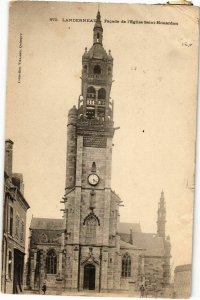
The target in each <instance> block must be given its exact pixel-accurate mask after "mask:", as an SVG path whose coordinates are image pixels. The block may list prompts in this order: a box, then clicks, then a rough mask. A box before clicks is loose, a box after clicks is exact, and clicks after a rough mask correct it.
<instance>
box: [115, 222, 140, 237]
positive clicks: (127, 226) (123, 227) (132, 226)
mask: <svg viewBox="0 0 200 300" xmlns="http://www.w3.org/2000/svg"><path fill="white" fill-rule="evenodd" d="M130 230H132V232H141V227H140V223H119V230H118V231H119V233H126V234H129V236H130Z"/></svg>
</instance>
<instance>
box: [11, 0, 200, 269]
mask: <svg viewBox="0 0 200 300" xmlns="http://www.w3.org/2000/svg"><path fill="white" fill-rule="evenodd" d="M17 6H18V7H16V6H15V4H13V5H12V8H11V15H10V32H9V35H10V38H9V55H8V89H7V104H6V137H7V138H10V139H12V140H13V141H14V158H13V171H14V172H21V173H23V176H24V184H25V196H26V199H27V201H28V202H29V204H30V206H31V208H30V210H29V212H28V224H27V225H28V227H29V224H30V219H31V217H32V215H33V216H34V217H51V218H59V217H61V216H62V213H61V212H60V209H61V208H62V206H61V204H60V203H59V201H60V200H62V196H63V195H64V185H65V168H66V166H65V165H66V143H67V135H66V124H67V113H68V110H69V109H70V108H71V107H72V106H73V105H74V104H76V105H77V104H78V97H79V95H80V92H81V80H80V76H81V57H82V54H83V53H84V48H85V47H88V48H90V47H91V46H92V33H93V32H92V30H93V26H94V23H92V22H84V23H80V22H70V23H68V22H63V21H62V18H89V19H91V18H92V19H94V18H95V17H96V12H97V5H96V4H87V5H86V4H75V5H73V4H65V6H64V4H60V3H56V4H55V3H28V5H27V4H26V3H20V4H19V3H18V5H17ZM100 11H101V15H102V25H103V28H104V37H103V45H104V47H105V49H106V50H107V51H108V50H109V49H111V53H112V56H113V58H114V68H113V77H114V82H113V86H112V90H111V97H112V99H114V102H115V110H114V121H115V126H120V129H119V130H117V131H116V132H115V136H114V142H113V143H114V150H113V159H112V187H113V190H115V191H116V192H117V193H118V194H119V195H120V197H121V199H122V200H123V202H124V205H125V206H124V207H121V208H120V215H121V221H122V222H140V224H141V227H142V230H143V231H144V232H156V218H157V216H156V213H157V206H158V201H159V198H160V193H161V190H162V189H163V190H164V193H165V199H166V207H167V225H166V231H167V234H169V235H170V237H171V243H172V264H173V265H174V266H175V265H179V264H185V263H190V261H191V250H192V248H191V245H192V211H193V199H194V191H193V189H191V188H190V187H192V186H193V183H194V165H195V128H196V127H195V126H196V125H195V116H196V112H195V108H196V95H197V89H196V86H197V55H198V52H197V50H198V49H197V38H198V32H197V25H196V24H197V10H196V9H195V8H194V7H186V8H183V7H176V8H172V7H162V9H161V7H160V6H148V7H147V6H141V5H137V6H130V5H129V6H128V7H127V5H118V6H114V5H112V4H110V5H105V4H101V5H100ZM50 18H57V19H58V21H56V22H52V21H50V20H49V19H50ZM105 19H106V20H119V21H120V22H119V23H108V22H105ZM121 20H124V21H126V23H121ZM127 20H134V21H143V22H144V21H151V22H154V21H155V22H156V21H166V22H170V21H172V22H178V25H158V24H151V25H150V24H132V23H128V22H127ZM20 34H21V35H20ZM20 36H22V48H20ZM20 49H21V50H22V61H21V78H20V83H18V74H19V73H18V70H19V65H18V63H19V51H20ZM183 249H184V251H183Z"/></svg>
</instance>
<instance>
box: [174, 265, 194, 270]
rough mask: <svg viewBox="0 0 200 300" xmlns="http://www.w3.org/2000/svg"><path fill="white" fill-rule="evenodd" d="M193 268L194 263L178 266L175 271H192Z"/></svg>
mask: <svg viewBox="0 0 200 300" xmlns="http://www.w3.org/2000/svg"><path fill="white" fill-rule="evenodd" d="M191 270H192V265H191V264H187V265H179V266H176V268H175V270H174V272H184V271H191Z"/></svg>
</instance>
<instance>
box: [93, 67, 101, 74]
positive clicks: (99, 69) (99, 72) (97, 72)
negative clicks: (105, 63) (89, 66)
mask: <svg viewBox="0 0 200 300" xmlns="http://www.w3.org/2000/svg"><path fill="white" fill-rule="evenodd" d="M94 74H101V67H100V66H99V65H96V66H94Z"/></svg>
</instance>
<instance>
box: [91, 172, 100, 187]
mask: <svg viewBox="0 0 200 300" xmlns="http://www.w3.org/2000/svg"><path fill="white" fill-rule="evenodd" d="M88 182H89V184H91V185H97V184H98V183H99V176H98V175H97V174H90V175H89V176H88Z"/></svg>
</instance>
